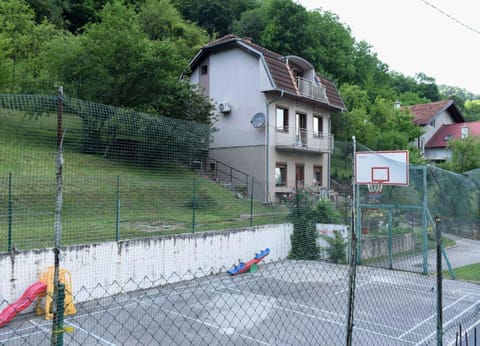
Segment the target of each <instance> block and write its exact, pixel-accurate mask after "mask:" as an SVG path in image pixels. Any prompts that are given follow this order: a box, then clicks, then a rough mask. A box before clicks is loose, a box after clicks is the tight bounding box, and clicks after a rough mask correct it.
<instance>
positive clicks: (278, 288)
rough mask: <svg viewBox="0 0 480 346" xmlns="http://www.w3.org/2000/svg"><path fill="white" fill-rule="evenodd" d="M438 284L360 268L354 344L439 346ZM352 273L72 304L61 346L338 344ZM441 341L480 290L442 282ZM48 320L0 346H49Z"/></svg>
mask: <svg viewBox="0 0 480 346" xmlns="http://www.w3.org/2000/svg"><path fill="white" fill-rule="evenodd" d="M435 284H436V279H435V278H434V277H431V276H424V275H421V274H415V273H409V272H399V271H389V270H385V269H379V268H371V267H363V266H362V267H358V268H357V282H356V291H355V293H356V299H355V310H354V316H355V322H354V323H355V326H354V334H353V343H354V345H417V344H418V345H423V344H436V334H435V331H436V292H435ZM347 300H348V267H347V266H345V265H334V264H330V263H326V262H304V261H283V262H277V263H269V264H261V265H260V266H259V270H258V272H256V273H245V274H241V275H238V276H233V277H232V276H228V275H227V274H225V273H222V274H217V275H211V276H207V277H204V278H201V279H196V280H192V281H188V282H181V283H177V284H171V285H166V286H162V287H158V288H154V289H150V290H142V291H137V292H130V293H127V294H122V295H117V296H115V297H106V298H104V299H101V300H95V301H91V302H87V303H84V304H78V305H77V309H78V312H77V314H76V315H75V316H69V317H66V319H65V325H66V326H71V327H73V328H74V331H73V332H72V333H65V334H64V335H65V336H64V340H65V345H142V344H143V345H343V344H345V330H346V325H345V321H346V313H347ZM443 304H444V326H445V338H444V344H449V343H450V342H452V340H453V341H454V340H455V332H456V331H457V327H458V323H460V322H461V323H462V324H463V328H464V329H466V328H468V327H469V326H471V325H473V324H475V323H478V321H479V319H480V317H479V316H480V315H479V310H480V286H479V285H476V284H470V283H465V282H457V281H449V280H445V281H444V302H443ZM50 333H51V322H50V321H45V320H43V319H42V318H40V317H36V316H33V315H25V316H20V317H17V318H16V319H15V320H13V321H12V322H11V323H10V324H9V325H8V327H4V328H2V329H0V344H1V345H19V344H22V345H28V344H31V345H49V344H50Z"/></svg>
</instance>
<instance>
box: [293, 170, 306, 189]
mask: <svg viewBox="0 0 480 346" xmlns="http://www.w3.org/2000/svg"><path fill="white" fill-rule="evenodd" d="M295 186H296V187H297V188H303V187H304V186H305V167H304V165H303V164H296V165H295Z"/></svg>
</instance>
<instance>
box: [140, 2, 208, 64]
mask: <svg viewBox="0 0 480 346" xmlns="http://www.w3.org/2000/svg"><path fill="white" fill-rule="evenodd" d="M139 22H140V24H141V27H142V30H143V31H144V32H145V33H146V34H147V35H148V37H149V38H150V39H151V40H159V41H164V40H169V41H171V42H173V43H174V44H175V47H176V49H177V50H178V51H179V53H180V54H181V55H182V56H183V57H184V58H185V59H191V58H192V57H193V56H194V55H195V53H196V52H197V51H198V50H199V49H200V48H201V47H202V46H203V45H204V44H206V43H207V42H208V36H207V34H206V32H204V31H203V29H201V28H200V27H198V26H197V25H195V24H193V23H189V22H186V21H185V20H183V18H182V16H181V14H180V12H179V11H178V10H177V9H176V8H175V7H174V6H173V5H172V4H171V3H170V1H169V0H146V1H145V3H143V4H141V5H140V6H139Z"/></svg>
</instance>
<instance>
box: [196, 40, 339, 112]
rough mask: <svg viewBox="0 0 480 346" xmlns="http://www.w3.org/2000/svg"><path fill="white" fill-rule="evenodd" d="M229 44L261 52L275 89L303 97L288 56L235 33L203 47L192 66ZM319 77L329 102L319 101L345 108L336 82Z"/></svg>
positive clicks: (337, 107)
mask: <svg viewBox="0 0 480 346" xmlns="http://www.w3.org/2000/svg"><path fill="white" fill-rule="evenodd" d="M229 45H236V46H237V47H240V48H245V47H247V48H248V49H250V50H251V52H253V53H258V54H261V56H263V58H264V59H265V63H266V65H267V68H268V71H269V73H270V76H271V78H272V82H273V84H274V86H273V87H274V90H277V91H281V90H282V91H284V92H287V93H289V94H292V95H296V96H299V97H302V96H301V95H300V93H299V91H298V88H297V84H296V82H295V79H294V77H293V71H292V70H291V68H290V66H289V65H288V63H287V60H286V58H285V57H284V56H282V55H280V54H278V53H275V52H272V51H271V50H268V49H266V48H264V47H262V46H259V45H257V44H255V43H253V42H251V40H250V39H246V38H239V37H237V36H235V35H226V36H223V37H221V38H219V39H217V40H215V41H212V42H210V43H209V44H207V45H206V46H204V47H203V48H202V50H201V51H200V52H199V53H198V54H197V56H196V57H195V58H194V59H193V60H192V62H191V63H190V67H191V68H192V69H193V68H194V67H195V65H196V64H197V63H199V60H200V59H201V58H202V57H203V56H204V55H205V54H208V52H210V51H211V50H214V49H221V48H222V47H228V46H229ZM319 79H320V81H321V83H322V84H323V86H325V89H326V94H327V98H328V103H325V102H321V101H317V102H320V103H323V104H326V105H327V106H330V107H333V108H336V109H339V110H345V109H346V107H345V104H344V103H343V100H342V98H341V97H340V94H339V93H338V90H337V88H336V86H335V84H334V83H333V82H331V81H329V80H327V79H324V78H321V77H319Z"/></svg>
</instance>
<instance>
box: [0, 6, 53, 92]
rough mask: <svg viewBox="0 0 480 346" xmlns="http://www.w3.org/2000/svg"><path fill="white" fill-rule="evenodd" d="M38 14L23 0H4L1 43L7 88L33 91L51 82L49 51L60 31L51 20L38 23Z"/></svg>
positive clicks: (3, 85) (4, 86)
mask: <svg viewBox="0 0 480 346" xmlns="http://www.w3.org/2000/svg"><path fill="white" fill-rule="evenodd" d="M34 18H35V14H34V12H33V10H32V9H31V8H29V7H28V5H26V4H25V3H24V2H23V1H21V0H11V1H5V0H2V1H0V45H2V46H3V48H4V49H2V58H3V59H2V62H1V63H0V71H1V72H0V73H1V75H0V78H1V80H0V87H1V88H2V90H3V91H4V92H14V93H17V92H21V93H29V92H34V91H38V90H41V89H42V88H43V87H45V85H46V84H47V85H48V84H49V83H50V82H49V78H48V76H46V75H45V71H44V64H45V61H46V59H47V58H46V55H45V54H46V51H47V48H48V45H49V43H50V42H51V41H52V40H53V39H54V38H55V37H57V35H58V34H59V32H58V31H57V30H56V29H55V28H54V26H53V25H51V24H49V23H47V22H42V23H41V24H36V23H35V20H34ZM49 87H53V85H50V86H49Z"/></svg>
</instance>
